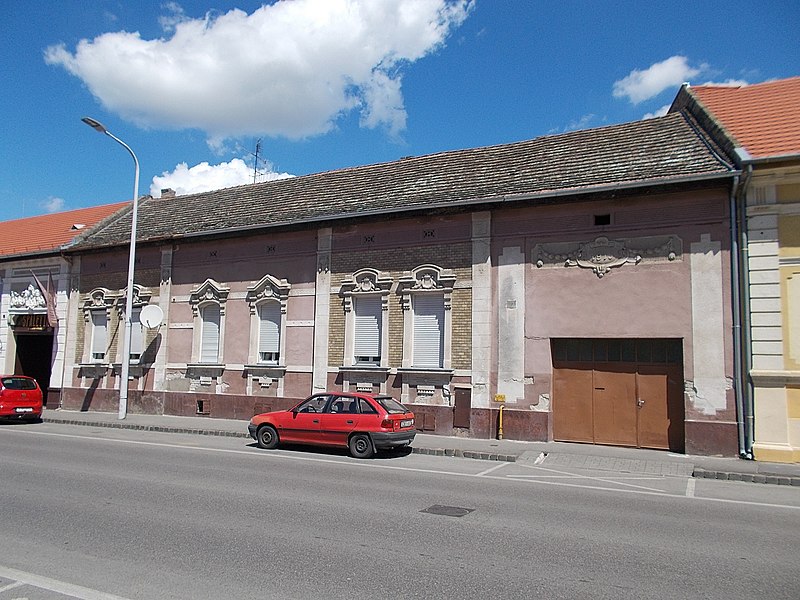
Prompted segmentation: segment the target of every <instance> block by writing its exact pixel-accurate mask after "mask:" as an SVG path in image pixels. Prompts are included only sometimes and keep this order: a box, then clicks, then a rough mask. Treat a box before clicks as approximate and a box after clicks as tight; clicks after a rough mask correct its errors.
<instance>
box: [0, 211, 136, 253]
mask: <svg viewBox="0 0 800 600" xmlns="http://www.w3.org/2000/svg"><path fill="white" fill-rule="evenodd" d="M129 204H130V202H120V203H117V204H104V205H102V206H93V207H91V208H79V209H77V210H69V211H64V212H60V213H52V214H48V215H39V216H37V217H26V218H24V219H15V220H13V221H2V222H0V258H5V257H10V256H16V255H20V254H31V253H36V252H52V251H55V250H58V249H59V248H60V247H61V246H63V245H64V244H67V243H69V242H71V241H72V240H73V239H75V238H76V237H78V236H79V235H82V234H85V233H87V232H88V230H89V228H91V227H92V226H94V225H97V224H98V223H100V222H101V221H102V220H103V219H105V218H107V217H109V216H111V215H112V214H114V213H115V212H117V211H118V210H120V209H121V208H123V207H125V206H128V205H129Z"/></svg>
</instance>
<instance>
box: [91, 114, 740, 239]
mask: <svg viewBox="0 0 800 600" xmlns="http://www.w3.org/2000/svg"><path fill="white" fill-rule="evenodd" d="M730 169H731V167H730V163H729V161H728V159H727V158H725V157H721V156H720V155H718V154H717V153H715V152H713V151H712V150H711V147H710V145H709V141H708V140H707V139H705V137H704V136H703V135H702V134H701V133H700V132H699V131H698V129H697V127H696V125H695V124H694V123H693V122H692V121H691V118H690V117H689V116H687V115H685V114H683V113H674V114H670V115H667V116H664V117H660V118H656V119H649V120H644V121H637V122H633V123H625V124H622V125H613V126H609V127H602V128H598V129H589V130H582V131H573V132H570V133H565V134H561V135H552V136H545V137H540V138H536V139H533V140H528V141H523V142H517V143H512V144H503V145H498V146H489V147H483V148H471V149H466V150H456V151H452V152H442V153H438V154H431V155H427V156H420V157H414V158H404V159H401V160H398V161H394V162H389V163H381V164H374V165H368V166H360V167H353V168H347V169H342V170H337V171H329V172H325V173H316V174H312V175H305V176H301V177H295V178H291V179H281V180H277V181H271V182H267V183H256V184H251V185H244V186H239V187H233V188H227V189H222V190H216V191H212V192H204V193H200V194H192V195H187V196H177V197H174V198H167V199H147V200H143V201H142V202H141V203H140V207H139V217H138V224H137V231H138V236H137V237H138V239H139V240H160V239H170V238H180V237H183V236H186V235H203V234H213V233H217V232H221V231H224V230H240V229H257V228H265V227H275V226H284V225H291V224H296V223H302V222H305V221H324V220H330V219H339V218H346V217H358V216H366V215H370V214H381V213H392V212H398V211H403V210H414V209H417V210H424V209H428V208H435V207H457V206H460V205H465V204H471V203H479V202H495V201H502V200H504V199H511V198H515V197H522V196H542V197H546V196H548V195H554V196H555V195H562V194H564V193H572V192H574V193H580V192H582V191H587V190H591V189H594V188H598V187H614V186H636V185H642V186H645V185H653V184H658V183H660V182H666V181H671V180H674V179H676V178H677V179H680V178H685V179H687V180H690V179H692V178H702V177H710V176H724V175H725V174H727V173H729V172H730ZM129 236H130V211H126V212H124V213H120V215H118V217H117V218H115V219H113V220H112V221H111V222H109V223H107V224H105V225H104V226H103V227H99V228H97V229H96V230H95V231H94V232H93V233H92V235H90V236H88V237H87V238H86V239H85V240H83V241H81V242H80V243H79V244H76V246H75V248H76V249H83V248H89V247H103V246H111V245H119V244H124V243H126V242H127V240H128V238H129Z"/></svg>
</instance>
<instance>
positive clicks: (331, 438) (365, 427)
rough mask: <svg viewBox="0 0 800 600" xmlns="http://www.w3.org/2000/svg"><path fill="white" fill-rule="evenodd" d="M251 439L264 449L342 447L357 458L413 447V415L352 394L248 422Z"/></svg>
mask: <svg viewBox="0 0 800 600" xmlns="http://www.w3.org/2000/svg"><path fill="white" fill-rule="evenodd" d="M247 429H248V431H249V433H250V436H251V437H252V438H253V439H254V440H256V442H258V445H259V447H261V448H267V449H271V448H275V447H276V446H277V445H278V444H279V443H287V444H312V445H319V446H341V447H344V448H348V449H349V450H350V454H352V455H353V456H354V457H355V458H369V457H370V456H372V455H373V454H374V453H375V452H376V451H378V450H386V449H389V448H402V447H403V446H408V445H409V444H410V443H411V442H413V441H414V436H415V435H416V434H417V431H416V429H415V428H414V413H412V412H410V411H409V410H408V409H407V408H406V407H405V406H403V405H402V404H400V403H399V402H397V401H396V400H394V399H393V398H391V397H390V396H378V395H373V394H358V393H348V392H326V393H324V394H314V395H313V396H311V397H310V398H308V399H306V400H303V401H302V402H301V403H300V404H298V405H297V406H295V407H294V408H291V409H289V410H276V411H273V412H268V413H262V414H260V415H256V416H254V417H253V418H252V419H250V424H249V425H248V427H247Z"/></svg>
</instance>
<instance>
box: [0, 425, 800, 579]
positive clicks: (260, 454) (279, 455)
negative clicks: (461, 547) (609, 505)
mask: <svg viewBox="0 0 800 600" xmlns="http://www.w3.org/2000/svg"><path fill="white" fill-rule="evenodd" d="M2 432H7V433H12V434H28V435H42V436H50V437H64V438H74V439H80V440H94V441H99V442H112V443H120V444H133V445H142V446H156V447H163V448H176V449H181V450H199V451H204V452H216V453H222V454H241V455H244V456H250V457H254V458H258V459H260V460H269V459H279V460H280V459H288V460H298V461H306V462H317V463H328V464H334V465H343V466H350V467H358V468H364V469H386V470H393V471H409V472H414V473H428V474H431V475H453V476H455V477H467V478H472V479H477V478H478V477H477V475H475V474H473V473H460V472H458V471H440V470H438V469H422V468H419V467H398V466H394V465H385V464H375V463H368V462H363V461H356V460H344V461H343V460H331V459H327V458H314V457H310V456H296V455H292V454H290V451H288V450H286V451H281V450H270V451H269V452H264V451H256V450H255V449H253V448H251V449H250V450H228V449H225V448H208V447H203V446H181V445H178V444H165V443H160V442H142V441H138V440H119V439H113V438H103V437H94V436H85V435H72V434H67V433H49V432H45V431H30V430H27V431H23V430H18V429H5V428H0V433H2ZM514 464H515V465H519V466H525V467H527V468H529V469H535V468H539V469H541V468H542V467H533V466H530V465H523V464H521V463H519V462H516V463H514ZM567 474H568V473H567ZM581 477H584V478H586V479H590V480H591V479H594V480H596V481H601V482H603V483H608V481H605V480H603V479H600V478H593V477H586V476H581ZM480 479H494V480H495V481H506V482H508V481H514V482H518V483H523V484H526V483H527V484H536V485H550V486H556V487H569V488H577V489H581V490H595V491H600V492H614V493H617V494H638V495H641V496H661V497H664V498H676V499H687V497H686V496H685V495H682V494H674V493H668V492H664V491H661V490H658V489H654V488H653V489H652V491H650V488H644V487H642V486H631V487H634V488H640V489H632V490H629V489H620V488H611V487H604V486H599V485H581V484H578V483H565V482H560V481H545V480H542V479H536V480H533V479H511V478H508V477H504V476H499V475H485V476H483V477H481V478H480ZM612 481H613V480H612ZM622 485H630V484H622ZM690 499H691V500H693V501H701V502H717V503H721V504H739V505H743V506H758V507H766V508H787V509H789V510H800V506H792V505H790V504H773V503H769V502H750V501H748V500H727V499H724V498H704V497H697V496H694V497H692V498H690ZM1 574H2V573H0V575H1Z"/></svg>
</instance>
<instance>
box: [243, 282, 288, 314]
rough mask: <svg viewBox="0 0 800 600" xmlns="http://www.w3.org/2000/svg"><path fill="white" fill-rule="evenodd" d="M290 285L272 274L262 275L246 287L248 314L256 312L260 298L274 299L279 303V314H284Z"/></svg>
mask: <svg viewBox="0 0 800 600" xmlns="http://www.w3.org/2000/svg"><path fill="white" fill-rule="evenodd" d="M291 289H292V286H291V285H290V284H289V282H288V281H286V280H285V279H277V278H275V277H273V276H272V275H264V277H262V278H261V280H260V281H259V282H258V283H256V284H254V285H251V286H250V287H248V288H247V296H246V300H247V304H248V305H249V306H250V314H253V315H254V314H256V310H257V306H258V304H259V302H261V301H262V300H268V299H275V300H277V301H278V302H280V304H281V314H284V315H285V314H286V302H287V300H288V299H289V291H290V290H291Z"/></svg>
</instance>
